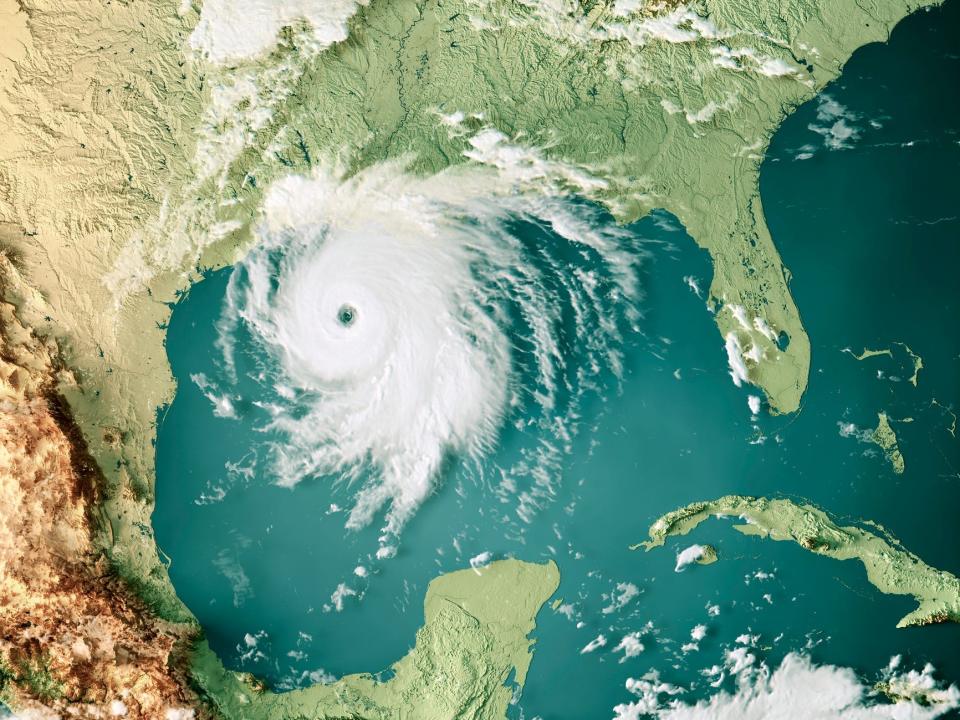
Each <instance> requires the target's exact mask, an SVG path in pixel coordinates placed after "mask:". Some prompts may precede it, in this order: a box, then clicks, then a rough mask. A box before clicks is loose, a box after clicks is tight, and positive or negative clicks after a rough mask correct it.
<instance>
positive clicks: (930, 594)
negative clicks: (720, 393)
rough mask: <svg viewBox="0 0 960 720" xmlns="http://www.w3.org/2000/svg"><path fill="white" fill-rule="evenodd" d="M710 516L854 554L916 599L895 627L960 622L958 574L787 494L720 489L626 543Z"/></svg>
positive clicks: (893, 588) (875, 577)
mask: <svg viewBox="0 0 960 720" xmlns="http://www.w3.org/2000/svg"><path fill="white" fill-rule="evenodd" d="M711 517H721V518H722V517H736V518H738V519H740V520H742V521H744V524H738V525H734V526H733V527H734V529H735V530H737V531H738V532H741V533H743V534H744V535H756V536H759V537H763V538H769V539H771V540H790V541H793V542H795V543H797V544H798V545H800V546H801V547H803V548H804V549H806V550H809V551H810V552H813V553H817V554H818V555H824V556H826V557H830V558H833V559H835V560H859V561H860V562H861V563H863V566H864V568H866V571H867V579H868V580H869V581H870V583H871V584H873V586H874V587H876V588H877V589H878V590H880V592H883V593H888V594H891V595H910V596H912V597H913V598H914V599H915V600H916V601H917V603H918V604H919V607H917V609H916V610H914V611H913V612H911V613H909V614H908V615H906V616H904V617H903V618H901V619H900V621H899V622H898V623H897V627H900V628H903V627H910V626H911V625H929V624H931V623H942V622H960V579H958V578H957V577H956V576H955V575H952V574H951V573H948V572H946V571H944V570H937V569H936V568H932V567H930V566H929V565H927V564H926V563H925V562H923V561H922V560H921V559H920V558H918V557H917V556H916V555H914V554H913V553H911V552H909V551H908V550H906V549H905V548H903V547H901V545H900V543H899V542H897V541H896V540H894V539H893V538H892V537H889V536H888V537H881V536H879V535H876V534H874V533H871V532H869V531H867V530H864V529H862V528H859V527H856V526H840V525H837V524H836V523H835V522H834V521H833V520H832V519H831V518H830V516H829V515H827V513H825V512H824V511H823V510H820V509H819V508H816V507H814V506H812V505H805V504H798V503H795V502H793V501H792V500H783V499H773V500H771V499H766V498H752V497H745V496H741V495H726V496H724V497H721V498H718V499H717V500H710V501H706V502H696V503H692V504H690V505H687V506H686V507H683V508H679V509H677V510H673V511H672V512H669V513H667V514H666V515H663V516H662V517H660V518H659V519H658V520H657V521H656V522H654V523H653V525H651V526H650V532H649V535H650V539H649V540H647V541H644V542H642V543H640V544H639V545H634V546H632V547H633V549H636V548H639V547H643V548H644V549H646V550H652V549H654V548H656V547H660V546H662V545H663V544H664V542H665V541H666V539H667V538H668V537H673V536H679V535H686V534H687V533H689V532H690V531H691V530H693V529H694V528H696V527H697V526H699V525H700V524H701V523H702V522H704V521H705V520H708V519H709V518H711Z"/></svg>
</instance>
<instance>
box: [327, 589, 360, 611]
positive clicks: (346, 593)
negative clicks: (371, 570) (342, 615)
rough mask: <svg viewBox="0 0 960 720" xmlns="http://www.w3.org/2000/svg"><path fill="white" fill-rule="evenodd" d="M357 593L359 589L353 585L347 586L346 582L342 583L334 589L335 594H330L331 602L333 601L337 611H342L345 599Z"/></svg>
mask: <svg viewBox="0 0 960 720" xmlns="http://www.w3.org/2000/svg"><path fill="white" fill-rule="evenodd" d="M356 594H357V591H356V590H354V589H353V588H351V587H347V585H346V583H340V584H339V585H337V589H336V590H334V591H333V594H332V595H330V602H332V603H333V606H334V607H335V608H336V609H337V612H340V611H341V610H343V602H344V600H346V599H347V598H348V597H351V596H353V595H356Z"/></svg>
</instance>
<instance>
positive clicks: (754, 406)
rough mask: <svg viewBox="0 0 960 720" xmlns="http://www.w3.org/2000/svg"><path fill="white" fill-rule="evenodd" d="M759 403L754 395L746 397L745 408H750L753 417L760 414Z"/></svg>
mask: <svg viewBox="0 0 960 720" xmlns="http://www.w3.org/2000/svg"><path fill="white" fill-rule="evenodd" d="M754 347H756V346H754ZM760 402H761V401H760V398H759V397H758V396H756V395H750V396H749V397H747V406H748V407H749V408H750V412H751V413H752V414H753V415H759V414H760Z"/></svg>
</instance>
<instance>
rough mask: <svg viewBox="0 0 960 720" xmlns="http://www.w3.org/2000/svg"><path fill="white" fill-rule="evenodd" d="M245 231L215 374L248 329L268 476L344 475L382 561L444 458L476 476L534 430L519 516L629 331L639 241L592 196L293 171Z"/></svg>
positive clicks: (541, 490) (460, 181)
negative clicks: (248, 246) (252, 234)
mask: <svg viewBox="0 0 960 720" xmlns="http://www.w3.org/2000/svg"><path fill="white" fill-rule="evenodd" d="M256 233H257V243H256V245H255V246H254V247H253V249H252V250H250V251H249V253H248V254H247V255H246V256H245V257H244V258H243V259H242V260H241V261H240V262H239V263H238V264H237V266H236V267H235V269H234V271H233V273H232V275H231V278H230V281H229V284H228V288H227V294H226V298H225V301H224V309H223V315H222V317H221V320H220V323H219V345H220V347H221V349H222V351H223V354H224V358H225V361H226V367H227V369H228V370H229V372H230V373H234V375H235V373H236V363H235V358H236V353H237V352H238V349H237V348H238V347H239V346H240V344H241V343H239V342H238V336H239V335H240V334H241V333H245V334H246V335H247V336H249V338H250V339H251V340H252V343H251V344H252V346H253V347H254V348H255V351H254V352H255V354H257V356H258V358H257V359H258V363H257V367H258V371H257V374H256V380H257V382H258V383H259V384H260V385H261V386H262V387H263V397H262V398H260V399H258V400H257V401H256V402H257V404H258V405H259V406H261V407H263V408H265V409H266V410H267V411H268V417H269V422H268V423H267V424H266V425H265V426H264V427H263V428H262V429H263V430H264V431H265V432H266V433H268V434H269V437H271V438H274V439H273V440H271V441H270V442H269V445H270V447H269V452H270V457H271V463H270V465H271V470H270V472H271V473H272V475H273V478H274V481H275V482H276V483H277V484H280V485H283V486H288V487H294V486H296V485H297V484H298V483H300V482H302V481H303V480H305V479H310V478H327V479H332V480H333V481H334V482H346V483H350V484H352V485H353V486H354V487H355V493H354V494H353V495H352V496H351V497H352V501H353V506H352V507H351V508H350V509H349V514H348V517H347V520H346V526H347V527H348V528H352V529H357V528H362V527H364V526H367V525H368V524H370V523H371V522H372V521H373V520H374V518H376V517H377V516H378V513H381V512H383V513H384V520H383V522H384V524H383V527H382V530H383V535H382V536H381V544H382V546H381V551H380V556H386V555H389V554H390V553H391V552H392V549H393V547H392V545H391V538H395V537H396V536H397V535H398V534H399V533H400V531H401V529H402V528H403V526H404V525H405V523H407V522H408V520H409V519H410V518H411V516H412V515H413V514H414V513H415V511H416V510H417V508H418V507H419V506H420V505H421V504H422V503H423V502H424V501H425V500H426V499H427V498H428V497H429V495H430V494H431V492H433V491H434V490H435V489H436V488H437V487H438V484H439V483H441V482H442V480H443V476H444V472H445V468H446V467H447V466H448V464H449V462H451V461H453V460H457V461H460V462H462V463H465V464H467V465H469V466H471V467H474V468H478V470H477V472H478V473H479V472H482V470H480V468H482V467H483V465H484V460H485V458H488V457H490V456H491V455H492V454H494V453H495V450H496V448H497V446H498V443H499V442H500V440H501V438H502V436H503V434H504V433H505V432H508V431H514V432H522V433H525V434H526V436H527V437H529V438H530V440H529V442H528V443H527V444H528V445H529V447H527V448H526V451H525V457H526V458H527V461H525V462H522V463H520V464H519V466H517V465H515V466H513V467H509V468H500V469H499V471H498V478H499V482H500V483H501V484H502V485H503V486H504V487H515V486H516V485H517V482H518V480H517V478H518V477H519V476H520V475H525V476H527V477H529V478H532V479H531V481H530V483H529V484H528V488H527V490H525V491H523V492H522V493H520V494H521V497H520V500H519V503H518V508H517V512H518V513H520V514H521V515H522V514H523V513H529V512H531V508H533V507H535V506H537V504H538V503H540V502H542V501H543V498H544V497H545V496H548V495H549V494H550V493H551V489H550V487H551V485H550V483H551V478H550V475H551V473H553V472H554V470H552V469H551V468H552V467H553V465H551V462H552V461H551V458H553V459H554V460H555V459H556V457H558V456H560V455H562V454H563V453H564V452H565V451H566V449H567V448H568V447H569V445H570V443H571V442H572V438H573V436H574V435H575V434H576V432H577V429H578V427H579V424H580V421H581V419H582V418H581V415H580V404H581V400H582V398H583V396H584V395H585V394H586V393H588V392H590V391H591V390H592V389H596V387H597V383H598V382H599V380H598V378H599V377H600V376H601V375H603V374H604V373H609V374H611V375H612V376H614V377H618V376H619V375H620V373H621V372H622V364H623V341H624V337H625V335H626V334H629V333H633V332H636V331H637V327H638V320H639V318H640V312H639V301H640V299H641V290H640V283H639V280H638V267H639V264H640V262H641V260H642V258H643V256H644V253H643V250H642V247H640V245H639V244H638V240H637V239H636V237H635V236H633V235H631V234H630V233H628V232H626V231H625V230H624V229H623V228H622V227H620V226H618V225H617V224H616V223H614V222H612V221H611V220H610V218H609V216H608V215H606V213H604V212H603V211H602V210H600V209H599V208H598V207H597V206H596V205H593V204H591V203H588V202H585V201H582V200H577V199H576V198H572V197H570V196H568V195H565V194H555V193H554V194H547V193H536V192H517V191H515V190H514V191H508V190H506V189H504V188H503V187H502V184H501V183H499V182H498V181H497V178H496V174H495V173H490V172H485V171H482V170H480V169H473V170H471V171H469V172H468V171H459V172H447V173H441V174H437V175H433V176H427V177H421V176H415V175H412V174H411V173H409V172H408V171H407V170H406V168H405V167H404V166H403V165H402V164H390V165H379V166H375V167H373V168H371V169H369V170H366V171H363V172H361V173H359V174H356V175H353V176H351V177H344V176H342V175H339V174H338V173H336V172H333V171H316V172H315V173H314V174H313V175H312V176H310V177H288V178H285V179H282V180H279V181H277V182H276V183H275V185H274V186H273V187H272V188H271V189H270V190H269V192H268V193H267V196H266V198H265V200H264V205H263V212H262V218H261V220H260V222H259V225H258V228H257V231H256ZM554 464H555V463H554ZM521 466H522V467H521Z"/></svg>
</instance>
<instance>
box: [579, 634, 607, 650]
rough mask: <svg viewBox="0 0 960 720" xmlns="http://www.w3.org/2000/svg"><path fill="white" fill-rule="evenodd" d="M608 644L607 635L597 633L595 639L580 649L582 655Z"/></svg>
mask: <svg viewBox="0 0 960 720" xmlns="http://www.w3.org/2000/svg"><path fill="white" fill-rule="evenodd" d="M606 644H607V636H606V635H604V634H603V633H600V634H599V635H597V636H596V637H595V638H594V639H593V640H591V641H590V642H588V643H587V644H586V645H584V646H583V649H581V650H580V654H581V655H586V654H587V653H592V652H593V651H594V650H596V649H597V648H602V647H603V646H604V645H606Z"/></svg>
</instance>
